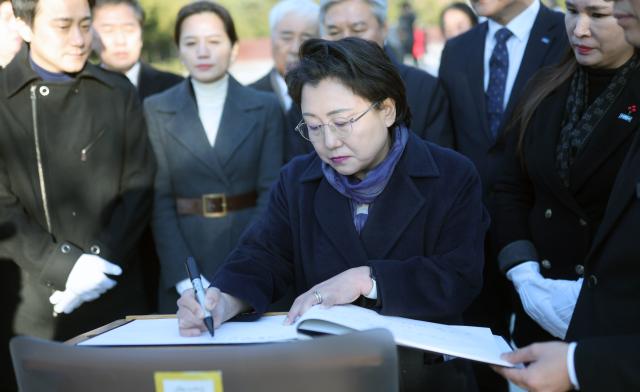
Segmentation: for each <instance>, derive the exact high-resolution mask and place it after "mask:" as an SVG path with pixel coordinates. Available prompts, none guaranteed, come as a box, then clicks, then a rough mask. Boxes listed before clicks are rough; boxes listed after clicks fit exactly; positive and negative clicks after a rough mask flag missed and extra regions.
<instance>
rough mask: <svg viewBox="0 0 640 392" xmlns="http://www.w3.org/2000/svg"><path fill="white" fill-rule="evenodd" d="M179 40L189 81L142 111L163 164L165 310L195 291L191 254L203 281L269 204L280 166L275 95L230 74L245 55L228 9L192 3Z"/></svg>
mask: <svg viewBox="0 0 640 392" xmlns="http://www.w3.org/2000/svg"><path fill="white" fill-rule="evenodd" d="M175 41H176V44H177V45H178V50H179V55H180V59H181V61H182V62H183V64H184V65H185V67H186V68H187V70H188V71H189V78H188V79H186V80H185V81H184V82H182V83H180V84H178V85H176V86H175V87H173V88H171V89H169V90H167V91H165V92H163V93H161V94H159V95H155V96H153V97H150V98H149V99H147V100H146V101H145V105H144V108H145V117H146V119H147V124H148V127H149V135H150V138H151V143H152V145H153V149H154V151H155V154H156V158H157V161H158V173H157V175H156V180H155V198H154V209H153V220H152V228H153V232H154V238H155V242H156V247H157V250H158V255H159V257H160V265H161V271H160V285H159V291H160V292H159V301H158V305H159V310H160V311H161V312H175V311H176V309H177V307H176V300H177V298H178V294H180V293H182V291H184V290H186V289H187V288H191V283H190V282H189V281H188V279H187V273H186V270H185V267H184V260H185V259H186V257H187V256H193V257H195V259H196V260H197V262H198V263H199V265H200V268H201V272H202V274H203V275H204V276H212V274H213V273H215V271H216V270H217V269H218V267H219V266H220V265H221V264H222V262H223V261H224V259H225V257H226V256H227V254H228V253H229V252H230V251H231V250H232V249H233V247H234V246H235V245H236V242H237V241H238V238H239V237H240V235H241V234H242V232H243V231H244V229H245V227H246V226H247V225H248V224H249V223H250V222H251V221H252V219H253V217H254V216H255V215H256V214H257V212H258V211H257V210H260V209H261V208H263V207H264V206H265V204H266V201H267V196H268V191H269V188H270V186H271V183H272V182H273V181H274V180H275V179H276V177H277V174H278V171H279V169H280V166H281V165H282V137H283V136H282V129H283V119H282V114H281V111H280V107H279V104H278V101H277V99H276V97H275V96H272V95H271V94H268V93H262V92H257V91H255V90H253V89H249V88H247V87H244V86H242V85H240V84H239V83H238V82H237V81H236V80H235V79H234V78H233V77H232V76H230V75H229V74H228V73H227V71H228V68H229V65H230V63H231V61H232V59H233V58H234V57H235V55H236V53H237V49H238V47H237V35H236V32H235V28H234V25H233V20H232V19H231V16H230V15H229V13H228V12H227V10H226V9H224V8H223V7H221V6H219V5H217V4H215V3H210V2H206V1H200V2H194V3H190V4H189V5H186V6H185V7H183V8H182V9H181V10H180V11H179V13H178V17H177V21H176V28H175ZM205 283H206V281H205Z"/></svg>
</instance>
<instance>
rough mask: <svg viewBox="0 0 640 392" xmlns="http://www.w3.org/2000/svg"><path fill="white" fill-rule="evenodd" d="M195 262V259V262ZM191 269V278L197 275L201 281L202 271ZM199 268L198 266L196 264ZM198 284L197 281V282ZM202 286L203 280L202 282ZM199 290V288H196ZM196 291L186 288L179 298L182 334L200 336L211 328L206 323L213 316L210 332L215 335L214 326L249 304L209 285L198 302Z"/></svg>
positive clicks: (217, 325)
mask: <svg viewBox="0 0 640 392" xmlns="http://www.w3.org/2000/svg"><path fill="white" fill-rule="evenodd" d="M193 264H195V261H194V262H193ZM189 269H190V275H191V276H190V278H194V277H197V280H198V282H199V281H200V278H199V277H200V273H199V272H198V271H197V270H196V271H193V270H191V268H189ZM196 269H197V266H196ZM193 280H195V279H193ZM196 285H197V283H196ZM200 286H202V282H200ZM196 291H197V289H196ZM196 296H197V294H196V292H194V290H192V289H189V290H186V291H185V292H184V293H183V294H182V295H181V296H180V299H178V313H177V316H178V326H179V329H180V335H181V336H200V335H202V333H203V332H205V331H207V330H209V326H208V325H207V324H206V321H205V320H206V319H207V317H211V320H212V328H211V329H210V330H209V333H210V334H211V335H212V336H213V332H212V331H213V330H214V328H218V327H219V326H220V324H222V323H223V322H225V321H227V320H229V319H230V318H232V317H234V316H235V315H237V314H238V313H240V312H241V311H243V310H245V309H247V308H248V306H247V305H246V304H245V303H244V302H242V301H241V300H239V299H238V298H236V297H233V296H231V295H229V294H226V293H223V292H221V291H220V290H219V289H218V288H216V287H209V288H208V289H207V290H206V293H204V295H203V296H202V297H203V298H202V299H200V301H202V302H198V299H196Z"/></svg>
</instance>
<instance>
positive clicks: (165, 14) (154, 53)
mask: <svg viewBox="0 0 640 392" xmlns="http://www.w3.org/2000/svg"><path fill="white" fill-rule="evenodd" d="M188 2H189V0H141V3H142V5H143V7H144V9H145V11H146V13H147V20H146V24H145V37H144V53H143V56H144V57H145V58H146V59H147V60H148V61H151V62H154V63H158V62H165V61H167V60H168V59H173V58H175V45H174V43H173V30H174V23H175V18H176V15H177V14H178V10H179V9H180V7H182V6H183V5H184V4H187V3H188ZM277 2H278V0H220V1H218V3H220V4H222V5H223V6H225V7H226V8H227V9H228V10H229V12H230V13H231V15H232V16H233V19H234V22H235V24H236V29H237V32H238V35H239V36H240V39H241V40H242V39H250V38H258V37H268V36H269V21H268V19H269V10H270V9H271V7H272V6H273V5H274V4H276V3H277ZM449 2H451V0H419V1H412V2H411V3H412V5H413V7H414V9H415V11H416V14H417V16H418V18H417V25H422V26H436V25H437V24H438V17H439V15H440V10H441V9H442V8H443V7H444V6H445V5H447V4H448V3H449ZM400 3H401V0H391V1H389V24H390V25H393V24H395V22H396V21H397V17H398V14H399V12H398V11H399V8H400Z"/></svg>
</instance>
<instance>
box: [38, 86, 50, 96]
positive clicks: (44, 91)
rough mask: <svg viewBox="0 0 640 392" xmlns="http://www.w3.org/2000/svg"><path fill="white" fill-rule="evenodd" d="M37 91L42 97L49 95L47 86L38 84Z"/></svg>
mask: <svg viewBox="0 0 640 392" xmlns="http://www.w3.org/2000/svg"><path fill="white" fill-rule="evenodd" d="M38 91H39V92H40V95H42V96H43V97H46V96H47V95H49V87H47V86H40V88H39V89H38Z"/></svg>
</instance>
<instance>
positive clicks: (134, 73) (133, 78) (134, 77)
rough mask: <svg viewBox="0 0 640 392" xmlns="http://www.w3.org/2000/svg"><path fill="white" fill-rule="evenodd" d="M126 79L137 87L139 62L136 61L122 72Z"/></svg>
mask: <svg viewBox="0 0 640 392" xmlns="http://www.w3.org/2000/svg"><path fill="white" fill-rule="evenodd" d="M124 74H125V76H126V77H127V79H129V81H130V82H131V84H133V85H134V86H136V88H138V80H139V79H140V62H139V61H138V62H137V63H135V64H134V65H133V67H131V69H130V70H128V71H127V72H125V73H124Z"/></svg>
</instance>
